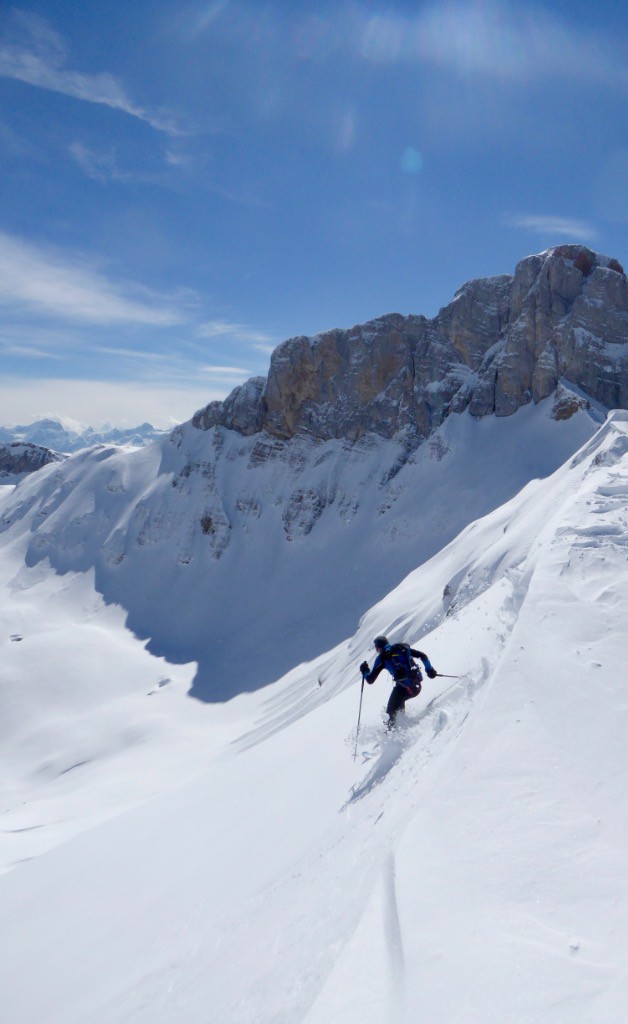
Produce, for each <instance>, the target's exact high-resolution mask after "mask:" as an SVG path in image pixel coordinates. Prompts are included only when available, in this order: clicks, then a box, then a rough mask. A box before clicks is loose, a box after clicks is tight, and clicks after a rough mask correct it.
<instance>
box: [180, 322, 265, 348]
mask: <svg viewBox="0 0 628 1024" xmlns="http://www.w3.org/2000/svg"><path fill="white" fill-rule="evenodd" d="M196 334H197V336H198V337H199V338H230V339H232V340H233V341H243V342H249V343H255V344H256V345H260V344H263V345H268V344H270V343H272V341H273V338H272V337H271V336H270V335H269V334H265V333H264V332H263V331H256V330H254V329H253V328H251V327H248V326H247V325H246V324H238V323H232V322H231V321H229V320H210V321H208V322H207V323H204V324H200V326H199V327H198V329H197V331H196Z"/></svg>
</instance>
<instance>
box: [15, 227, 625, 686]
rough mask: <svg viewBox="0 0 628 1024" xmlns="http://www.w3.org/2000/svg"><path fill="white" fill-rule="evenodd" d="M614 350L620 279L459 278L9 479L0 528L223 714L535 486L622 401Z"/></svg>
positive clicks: (574, 269)
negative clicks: (418, 305)
mask: <svg viewBox="0 0 628 1024" xmlns="http://www.w3.org/2000/svg"><path fill="white" fill-rule="evenodd" d="M626 352H628V283H627V281H626V277H625V275H624V274H623V271H622V269H621V267H620V265H619V264H618V263H617V262H616V261H614V260H611V259H609V258H608V257H605V256H599V255H596V254H594V253H591V252H590V251H589V250H586V249H584V248H583V247H582V246H563V247H560V248H559V249H554V250H550V251H549V252H548V253H544V254H542V255H540V256H533V257H529V258H528V259H526V260H524V261H522V263H521V264H519V266H518V267H517V268H516V270H515V273H514V275H512V276H506V275H505V276H503V277H499V278H492V279H490V280H488V281H476V282H471V283H470V284H468V285H466V286H465V287H464V288H462V289H461V290H460V292H459V293H458V295H457V296H456V297H455V299H454V301H453V302H452V303H451V305H450V306H448V307H446V308H445V309H444V310H441V312H440V314H439V315H438V317H436V318H435V319H434V320H433V321H430V320H426V319H425V318H424V317H401V316H398V315H394V316H390V317H383V318H381V319H380V320H378V321H374V322H372V323H371V324H367V325H364V326H363V327H359V328H354V329H352V330H351V331H332V332H329V333H328V334H323V335H319V336H317V337H316V338H312V339H306V338H296V339H292V340H290V341H287V342H285V343H284V344H283V345H280V346H279V347H278V349H277V350H276V351H275V353H274V354H273V357H272V359H271V366H270V371H269V375H268V378H267V380H262V379H254V380H252V381H249V382H248V384H246V385H244V386H243V387H240V388H237V389H236V390H235V391H234V392H233V393H232V395H231V396H229V398H228V399H226V401H225V402H224V403H212V404H211V405H210V406H208V407H207V408H206V409H204V410H201V411H200V412H199V413H198V414H197V415H196V416H194V417H193V419H192V421H191V422H189V423H187V424H184V425H182V426H180V427H178V428H176V429H175V430H174V431H173V432H172V433H171V434H170V435H168V436H166V437H164V438H163V439H161V440H159V441H158V442H156V443H155V444H153V445H150V446H148V447H147V448H144V449H142V450H139V451H135V452H120V451H116V450H114V449H100V450H96V451H91V452H87V453H85V452H84V453H77V454H76V455H75V456H73V457H72V458H70V459H68V460H67V461H66V462H65V463H64V464H63V465H61V466H55V467H50V468H48V469H44V470H42V471H40V472H38V473H37V474H36V476H35V477H33V478H32V479H31V480H27V481H24V482H23V483H22V484H21V485H20V487H19V488H18V490H17V491H16V492H15V494H14V495H13V496H12V498H11V499H10V500H9V501H8V503H7V506H6V509H5V511H4V514H3V516H2V519H1V520H0V531H1V532H2V533H6V534H7V537H9V538H11V539H12V540H17V539H19V538H23V540H24V542H25V544H26V560H27V564H28V565H30V566H33V565H37V564H40V563H45V562H46V561H48V562H49V563H50V564H51V565H52V567H53V568H54V569H55V570H56V571H57V572H68V571H70V570H72V571H87V570H90V571H91V570H93V571H94V573H95V585H96V588H97V590H98V591H99V593H100V594H102V595H103V597H104V599H105V601H107V602H113V603H116V604H119V605H121V606H122V607H123V608H124V609H125V611H126V612H127V614H128V625H129V627H130V628H131V629H132V630H133V631H134V632H135V633H136V635H138V636H140V637H142V638H146V639H148V641H149V650H150V651H151V652H153V653H156V654H159V655H163V656H165V657H167V658H168V659H169V660H170V661H171V662H178V663H189V662H191V661H194V662H196V663H197V666H198V668H197V672H196V676H195V679H194V684H193V693H194V694H195V695H197V696H199V697H202V698H204V699H207V700H222V699H225V698H226V697H230V696H233V695H234V694H236V693H238V692H241V691H242V690H253V689H256V688H258V687H260V686H263V685H265V684H267V683H269V682H271V681H272V680H274V679H276V678H277V676H278V675H280V674H281V673H283V672H285V671H287V670H288V669H289V668H290V667H291V666H293V665H294V664H296V663H298V662H299V661H303V660H307V659H310V658H313V657H315V656H316V655H318V654H319V653H320V652H321V650H324V649H327V648H328V647H330V646H332V645H333V644H335V643H338V642H340V641H341V640H342V639H343V638H344V637H346V636H347V635H348V634H349V633H351V631H352V630H353V629H354V627H355V622H356V621H357V618H358V617H359V616H360V615H361V614H362V613H363V612H364V611H366V610H367V609H368V608H369V607H370V606H371V605H372V604H373V603H374V602H375V601H377V600H378V599H380V598H382V597H383V596H384V594H385V593H386V592H387V591H388V590H390V588H391V587H392V586H394V585H395V584H396V583H397V582H398V581H399V579H400V578H401V577H402V576H403V575H405V574H406V573H407V572H409V571H410V570H411V569H413V568H414V567H415V566H416V565H418V564H420V563H421V562H422V561H424V560H426V559H427V558H429V557H431V556H432V555H433V554H435V553H436V552H437V551H438V550H440V548H442V547H443V545H444V544H446V543H448V542H449V541H450V540H451V539H452V538H453V537H454V536H456V534H457V533H458V532H459V531H460V530H461V529H463V527H464V526H466V525H467V524H468V523H469V522H470V521H471V520H472V519H474V518H477V517H479V516H482V515H484V514H486V513H487V512H488V511H490V510H491V509H494V508H496V507H498V506H499V505H501V504H502V503H503V502H504V501H506V500H507V499H508V498H510V497H512V496H513V495H514V494H516V493H517V492H518V491H519V490H520V488H521V487H522V486H524V484H526V483H527V482H528V481H529V480H530V479H532V478H534V477H542V476H546V475H548V474H549V473H551V472H553V471H554V470H555V469H556V468H557V467H558V466H559V465H561V464H562V463H563V462H564V460H565V459H566V458H567V457H568V456H569V454H570V453H572V452H573V451H574V450H575V449H576V448H578V446H579V445H580V444H582V443H583V441H585V440H586V439H587V438H588V437H590V436H591V434H592V433H593V431H594V430H595V429H596V427H597V425H598V423H599V422H600V419H601V418H603V415H604V410H603V407H601V406H600V405H599V401H600V400H604V399H606V398H608V397H609V396H610V397H612V398H613V399H615V400H617V401H619V403H620V404H622V403H623V402H624V400H625V399H628V392H627V390H626V388H627V383H626V382H627V381H628V369H627V363H626V360H627V356H626ZM585 386H586V388H587V390H586V391H583V390H582V389H583V388H584V387H585ZM627 404H628V401H627ZM339 581H341V582H339ZM243 624H244V627H243ZM243 629H244V633H245V635H244V636H243Z"/></svg>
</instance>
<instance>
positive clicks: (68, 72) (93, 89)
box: [0, 10, 182, 135]
mask: <svg viewBox="0 0 628 1024" xmlns="http://www.w3.org/2000/svg"><path fill="white" fill-rule="evenodd" d="M0 77H3V78H12V79H15V80H17V81H20V82H25V83H27V84H28V85H32V86H36V87H37V88H40V89H48V90H50V91H52V92H58V93H62V94H63V95H65V96H72V97H73V98H74V99H78V100H84V101H85V102H88V103H97V104H102V105H104V106H106V107H111V108H113V109H114V110H120V111H122V112H123V113H125V114H128V115H130V116H131V117H135V118H138V119H139V120H140V121H145V122H146V123H147V124H149V125H150V126H151V127H152V128H155V129H156V130H157V131H160V132H166V133H167V134H168V135H179V134H182V131H181V129H180V127H179V126H178V125H177V123H176V120H175V118H174V117H173V116H172V114H169V113H167V112H164V111H160V110H156V111H151V110H149V109H147V108H145V107H142V106H140V105H139V104H137V103H135V102H134V101H133V100H132V99H131V98H130V97H129V96H128V95H127V93H126V90H125V89H124V86H123V85H122V83H121V82H120V81H119V80H118V79H117V78H116V77H115V76H114V75H111V74H109V73H108V72H100V73H98V74H89V73H86V72H82V71H74V70H72V69H71V68H70V67H68V66H67V53H66V47H65V43H64V40H63V38H62V36H60V35H59V33H58V32H56V31H55V30H54V29H53V28H52V26H51V25H50V24H49V23H48V22H47V21H45V20H44V19H43V18H40V17H39V16H38V15H35V14H31V13H28V12H25V11H18V10H13V11H12V13H11V17H10V20H9V24H8V26H7V29H6V30H5V33H4V37H3V38H2V39H1V40H0Z"/></svg>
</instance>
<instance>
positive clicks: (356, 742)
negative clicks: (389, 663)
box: [353, 672, 364, 761]
mask: <svg viewBox="0 0 628 1024" xmlns="http://www.w3.org/2000/svg"><path fill="white" fill-rule="evenodd" d="M363 693H364V672H363V673H362V686H361V687H360V710H359V711H358V725H357V728H356V730H355V750H354V751H353V760H354V761H355V759H356V757H357V756H358V733H359V732H360V718H361V717H362V695H363Z"/></svg>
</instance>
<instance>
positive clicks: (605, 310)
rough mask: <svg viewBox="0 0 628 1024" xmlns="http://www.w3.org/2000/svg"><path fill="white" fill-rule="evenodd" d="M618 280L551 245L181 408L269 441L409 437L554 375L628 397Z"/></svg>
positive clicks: (544, 384) (550, 386)
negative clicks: (435, 303) (428, 311)
mask: <svg viewBox="0 0 628 1024" xmlns="http://www.w3.org/2000/svg"><path fill="white" fill-rule="evenodd" d="M627 344H628V281H627V279H626V275H625V273H624V271H623V268H622V266H621V264H620V263H619V262H618V261H617V260H616V259H614V258H611V257H608V256H604V255H602V254H600V253H595V252H593V251H592V250H590V249H588V248H587V247H586V246H582V245H562V246H557V247H555V248H553V249H549V250H547V251H546V252H544V253H541V254H538V255H532V256H528V257H526V258H525V259H523V260H521V261H520V263H518V264H517V267H516V268H515V271H514V274H512V275H499V276H496V277H491V278H479V279H476V280H472V281H469V282H467V283H466V284H464V285H463V286H462V287H461V288H460V289H458V291H457V292H456V294H455V296H454V299H453V300H452V302H451V303H449V305H447V306H445V307H443V308H442V309H441V310H440V311H439V313H438V314H437V315H436V317H434V318H433V319H431V320H430V319H427V318H426V317H422V316H416V315H409V316H403V315H402V314H399V313H392V314H387V315H385V316H382V317H378V318H376V319H374V320H371V321H369V322H367V323H366V324H361V325H356V326H354V327H352V328H350V329H347V330H341V329H334V330H331V331H326V332H323V333H321V334H318V335H315V336H314V337H311V338H309V337H306V336H298V337H295V338H291V339H288V340H287V341H285V342H283V343H282V344H281V345H279V346H278V347H277V348H276V349H275V351H274V352H273V354H272V356H271V364H270V369H269V372H268V376H267V377H266V378H263V377H255V378H252V379H251V380H249V381H247V382H246V383H245V384H243V385H240V386H238V387H236V388H235V389H234V390H233V391H232V392H231V394H230V395H229V396H228V397H227V398H226V399H225V400H224V401H223V402H212V403H210V404H209V405H208V406H206V407H204V408H203V409H201V410H199V411H198V412H197V413H196V414H195V415H194V417H193V418H192V423H193V425H194V426H195V427H197V428H198V429H203V430H210V429H211V428H212V427H214V426H218V425H220V426H224V427H227V428H228V429H231V430H235V431H237V432H239V433H241V434H243V435H245V436H248V435H251V434H257V433H262V432H265V433H267V434H269V435H270V436H272V437H276V438H278V439H280V440H289V439H290V438H291V437H294V436H295V435H297V434H300V433H304V434H307V435H310V436H313V437H316V438H320V439H321V440H329V439H331V438H345V439H347V440H350V441H355V440H358V439H359V438H360V437H362V436H364V435H365V434H368V433H374V434H377V435H378V436H381V437H385V438H390V437H392V436H394V435H396V434H400V433H401V432H405V433H406V435H408V436H409V437H410V438H412V439H413V440H414V443H420V442H421V441H422V440H424V439H425V438H426V437H428V436H429V435H430V434H431V433H432V431H433V430H434V429H435V428H436V427H438V426H439V425H440V424H441V423H442V422H443V421H444V419H446V417H447V416H448V415H449V413H450V412H454V413H459V412H463V411H464V410H465V409H466V408H469V410H470V412H471V413H472V415H474V416H479V417H482V416H486V415H490V414H492V413H494V414H495V415H497V416H507V415H511V414H512V413H513V412H515V411H516V410H517V409H518V408H520V407H521V406H522V405H525V404H527V403H528V402H529V401H534V402H539V401H541V400H543V399H544V398H547V397H549V396H550V395H551V394H552V393H553V392H554V391H555V389H556V388H557V387H558V385H559V383H560V381H561V380H564V381H566V382H567V384H572V385H575V387H576V388H578V389H580V390H582V391H584V392H586V393H587V394H588V395H589V396H590V397H591V398H592V399H593V400H595V401H598V402H600V403H602V404H603V405H605V406H606V407H607V408H625V407H626V405H627V404H628V351H627V350H626V345H627Z"/></svg>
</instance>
